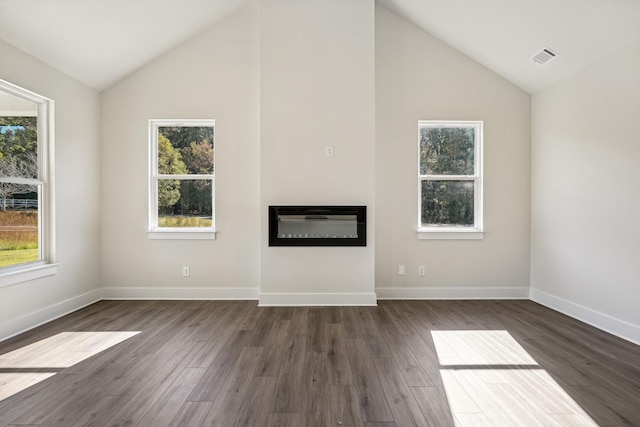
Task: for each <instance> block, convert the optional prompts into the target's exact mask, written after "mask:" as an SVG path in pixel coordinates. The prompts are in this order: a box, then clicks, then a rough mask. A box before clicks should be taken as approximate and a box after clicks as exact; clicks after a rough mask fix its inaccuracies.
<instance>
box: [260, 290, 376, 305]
mask: <svg viewBox="0 0 640 427" xmlns="http://www.w3.org/2000/svg"><path fill="white" fill-rule="evenodd" d="M258 305H259V306H260V307H277V306H305V305H306V306H330V305H372V306H375V305H378V303H377V298H376V294H375V293H359V294H342V293H334V294H329V293H326V294H314V293H295V294H282V293H261V294H260V302H259V303H258Z"/></svg>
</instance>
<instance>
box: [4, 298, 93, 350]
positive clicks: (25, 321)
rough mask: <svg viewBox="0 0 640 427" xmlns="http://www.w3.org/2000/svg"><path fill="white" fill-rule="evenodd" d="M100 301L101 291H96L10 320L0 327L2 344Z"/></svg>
mask: <svg viewBox="0 0 640 427" xmlns="http://www.w3.org/2000/svg"><path fill="white" fill-rule="evenodd" d="M100 299H101V298H100V290H99V289H96V290H93V291H90V292H87V293H85V294H82V295H78V296H77V297H73V298H69V299H68V300H65V301H61V302H59V303H56V304H53V305H50V306H48V307H45V308H42V309H40V310H37V311H34V312H33V313H29V314H26V315H24V316H21V317H18V318H17V319H12V320H9V321H8V322H5V323H4V324H2V325H0V342H1V341H4V340H6V339H9V338H11V337H13V336H16V335H19V334H21V333H23V332H26V331H28V330H30V329H33V328H37V327H38V326H40V325H43V324H45V323H48V322H51V321H52V320H55V319H57V318H59V317H62V316H65V315H67V314H69V313H73V312H74V311H76V310H80V309H81V308H83V307H86V306H88V305H91V304H93V303H95V302H98V301H100Z"/></svg>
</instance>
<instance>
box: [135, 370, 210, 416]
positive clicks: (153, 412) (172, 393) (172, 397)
mask: <svg viewBox="0 0 640 427" xmlns="http://www.w3.org/2000/svg"><path fill="white" fill-rule="evenodd" d="M205 370H206V369H205V368H187V369H184V370H182V372H181V373H180V374H179V375H178V376H177V377H176V379H175V381H174V382H173V383H172V384H171V386H169V388H168V389H167V390H166V391H165V392H164V393H163V394H162V395H161V396H160V398H158V400H156V401H155V403H154V404H153V405H152V406H151V407H150V408H149V410H148V411H147V413H146V414H145V415H144V417H142V419H141V420H140V422H138V424H136V426H138V427H160V426H168V425H170V424H171V422H172V420H173V419H174V418H175V416H176V415H177V414H178V412H179V411H180V408H181V406H182V405H183V404H184V403H185V401H186V399H187V396H188V395H189V393H191V391H192V390H193V387H194V386H195V384H197V382H198V381H199V380H200V379H201V378H202V376H203V375H204V373H205Z"/></svg>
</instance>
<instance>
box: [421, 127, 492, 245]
mask: <svg viewBox="0 0 640 427" xmlns="http://www.w3.org/2000/svg"><path fill="white" fill-rule="evenodd" d="M460 127H466V128H468V127H472V128H474V129H475V132H474V135H475V141H474V146H473V148H474V162H473V165H474V173H473V175H421V174H420V172H421V168H420V166H421V164H420V161H421V159H420V129H423V128H460ZM482 146H483V122H482V121H459V120H420V121H418V239H420V240H433V239H464V240H479V239H483V238H484V227H483V196H482V193H483V185H482V178H483V166H482V165H483V161H482V155H483V149H482ZM423 181H473V183H474V202H473V218H474V225H473V227H464V226H458V227H455V226H454V227H450V226H423V225H422V182H423Z"/></svg>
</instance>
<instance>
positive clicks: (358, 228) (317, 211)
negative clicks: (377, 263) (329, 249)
mask: <svg viewBox="0 0 640 427" xmlns="http://www.w3.org/2000/svg"><path fill="white" fill-rule="evenodd" d="M269 246H367V207H366V206H269Z"/></svg>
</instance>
